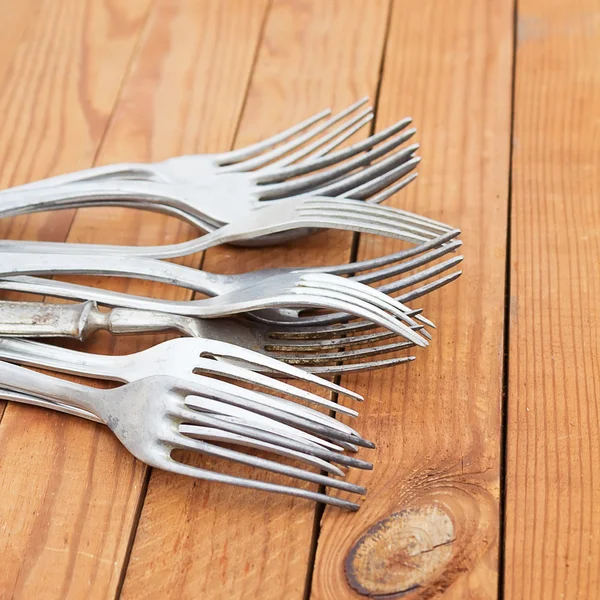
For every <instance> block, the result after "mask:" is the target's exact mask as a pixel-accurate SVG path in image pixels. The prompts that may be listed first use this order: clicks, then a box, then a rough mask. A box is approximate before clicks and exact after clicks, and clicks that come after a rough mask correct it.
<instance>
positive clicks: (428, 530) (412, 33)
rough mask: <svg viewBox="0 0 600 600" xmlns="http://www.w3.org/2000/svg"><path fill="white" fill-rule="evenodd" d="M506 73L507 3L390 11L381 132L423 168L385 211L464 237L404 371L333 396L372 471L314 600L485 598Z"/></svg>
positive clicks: (494, 499) (318, 571) (504, 199)
mask: <svg viewBox="0 0 600 600" xmlns="http://www.w3.org/2000/svg"><path fill="white" fill-rule="evenodd" d="M416 22H421V23H422V22H427V23H428V27H423V28H415V27H413V26H412V25H411V24H412V23H416ZM511 70H512V2H508V1H505V2H496V3H493V4H492V3H490V4H487V5H483V4H482V3H481V2H478V1H476V0H465V1H460V2H452V3H447V4H440V3H438V2H435V1H434V0H431V1H427V0H426V1H422V2H419V3H413V2H408V1H404V0H402V1H396V2H395V3H394V6H393V11H392V18H391V23H390V32H389V38H388V47H387V53H386V61H385V68H384V70H383V77H382V83H381V91H380V96H379V106H378V114H377V128H382V127H385V126H386V125H389V124H390V123H392V122H393V121H394V119H395V118H396V116H397V115H398V113H399V112H400V111H403V110H406V109H404V108H403V107H405V106H406V107H409V109H410V111H411V113H412V116H413V117H414V119H415V126H416V127H417V128H418V130H419V140H420V141H421V143H422V153H423V157H424V158H423V164H422V166H421V167H420V168H419V172H420V176H419V181H418V183H417V184H416V185H414V186H410V187H409V188H407V190H406V193H405V194H398V195H397V196H395V197H394V198H393V199H392V200H391V201H390V203H393V204H394V205H396V206H398V207H402V208H407V209H409V210H415V211H418V212H419V213H421V214H424V215H427V216H431V217H434V216H436V217H437V218H440V219H442V220H443V221H445V222H448V223H453V224H455V225H456V226H458V227H460V228H461V229H462V231H463V235H462V239H463V240H464V249H463V253H464V255H465V257H466V258H465V262H464V275H463V276H462V278H461V280H460V282H459V283H458V284H457V285H455V286H449V287H448V288H445V289H442V290H440V291H438V292H437V293H435V294H433V295H432V296H431V297H429V298H426V299H425V300H424V302H423V303H422V305H423V306H424V307H425V309H426V313H427V314H430V315H435V321H436V324H437V326H438V329H437V331H436V334H435V339H434V342H433V344H432V347H431V348H429V349H428V350H427V351H425V352H418V354H417V360H416V361H415V362H414V363H413V364H411V365H410V367H409V368H405V369H401V368H398V369H392V370H386V371H381V372H373V373H372V374H370V375H360V376H358V375H357V376H353V377H351V378H348V379H346V380H345V381H343V383H345V384H346V385H348V386H349V387H351V388H355V389H358V390H360V392H361V393H363V394H364V395H365V398H366V401H365V405H364V406H363V407H361V428H363V429H364V431H365V434H366V435H367V436H369V438H370V439H373V440H376V443H377V444H378V450H377V451H376V453H375V456H374V457H373V460H374V461H375V464H376V465H377V468H376V469H374V470H373V471H372V472H365V473H364V474H363V477H362V478H361V480H362V482H363V483H364V484H365V485H366V486H367V487H368V489H369V494H368V495H367V498H366V500H365V502H364V504H363V506H362V507H361V510H360V511H359V512H358V514H356V515H348V514H342V513H341V512H340V511H332V510H329V509H326V510H325V515H324V518H323V523H322V529H321V535H320V538H319V545H318V549H317V556H316V567H315V575H314V579H313V588H312V592H313V593H312V597H313V598H315V599H316V598H318V599H324V598H331V599H335V598H339V597H340V594H343V595H342V597H352V598H354V597H360V595H359V594H360V593H362V594H363V595H368V594H372V595H391V594H399V593H402V592H407V591H409V590H411V589H413V588H414V591H413V593H412V594H411V597H415V598H417V597H421V598H426V597H431V596H432V595H435V594H436V593H439V592H440V591H441V590H447V594H448V597H454V598H466V597H468V596H469V595H471V596H474V597H486V598H493V597H495V594H496V590H497V585H498V582H497V572H496V569H497V566H496V565H497V559H498V533H499V531H498V529H499V519H498V504H499V467H500V461H499V453H500V439H501V391H502V390H501V388H502V380H501V374H502V332H503V306H504V297H503V296H504V271H505V253H504V249H505V242H506V216H507V203H508V172H509V149H510V117H511V114H510V112H511V90H510V82H511ZM390 246H391V244H390V242H389V240H386V239H385V238H367V239H364V240H361V247H360V252H359V257H373V256H379V255H381V254H385V253H386V252H388V251H389V248H390ZM413 304H414V306H421V303H419V302H415V303H413ZM361 538H363V539H362V540H361ZM349 584H350V586H351V587H352V588H353V589H354V590H356V592H354V593H351V591H350V588H349Z"/></svg>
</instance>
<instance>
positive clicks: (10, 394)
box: [0, 388, 104, 424]
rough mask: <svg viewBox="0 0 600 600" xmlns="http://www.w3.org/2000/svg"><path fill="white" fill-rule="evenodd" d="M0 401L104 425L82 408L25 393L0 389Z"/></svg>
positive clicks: (100, 420)
mask: <svg viewBox="0 0 600 600" xmlns="http://www.w3.org/2000/svg"><path fill="white" fill-rule="evenodd" d="M0 400H6V401H8V402H18V403H19V404H28V405H29V406H39V407H41V408H47V409H50V410H55V411H57V412H61V413H64V414H67V415H71V416H73V417H79V418H81V419H87V420H88V421H94V422H95V423H102V424H104V421H103V420H102V419H100V418H99V417H97V416H96V415H95V414H94V413H91V412H89V411H87V410H84V409H83V408H75V407H74V406H69V405H68V404H62V403H61V402H55V401H53V400H45V399H44V398H40V397H39V396H34V395H33V394H26V393H25V392H15V391H13V390H7V389H4V388H0Z"/></svg>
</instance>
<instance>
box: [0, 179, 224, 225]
mask: <svg viewBox="0 0 600 600" xmlns="http://www.w3.org/2000/svg"><path fill="white" fill-rule="evenodd" d="M196 188H198V189H196ZM191 189H196V192H197V194H198V195H199V197H198V198H195V201H194V206H195V205H198V207H201V205H202V202H201V195H200V190H199V186H195V187H194V188H191V187H190V185H186V184H165V183H163V182H155V181H147V180H137V181H135V180H129V181H122V180H115V179H104V180H102V179H100V180H98V181H96V182H94V181H82V182H75V183H71V184H66V185H54V186H51V187H48V186H46V187H43V188H40V189H33V190H29V191H27V190H18V189H17V190H9V191H4V192H3V193H2V195H1V196H0V217H14V216H16V215H22V214H26V213H32V212H41V211H46V210H61V209H64V208H71V207H73V206H75V205H76V206H78V207H84V206H104V205H107V204H108V205H109V206H112V205H115V204H119V203H120V202H121V201H122V202H125V203H126V204H127V206H136V205H139V207H141V208H144V207H145V208H148V207H149V206H156V209H157V210H160V209H161V207H171V208H173V209H175V210H179V211H183V212H184V213H190V214H191V215H192V216H195V217H198V218H200V219H205V220H206V221H207V222H212V219H210V217H208V218H207V217H205V215H204V213H203V212H202V210H200V208H198V209H195V208H194V207H193V206H192V204H191V203H190V202H189V201H188V200H187V196H188V195H189V192H190V190H191ZM215 225H216V223H215Z"/></svg>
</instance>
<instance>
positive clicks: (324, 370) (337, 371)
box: [304, 356, 415, 376]
mask: <svg viewBox="0 0 600 600" xmlns="http://www.w3.org/2000/svg"><path fill="white" fill-rule="evenodd" d="M413 360H415V357H414V356H405V357H401V358H388V359H386V360H375V361H368V362H360V363H352V364H349V365H348V364H346V365H332V366H330V367H314V366H306V367H304V368H305V369H306V370H307V371H310V372H311V373H315V374H317V375H322V376H325V375H345V374H346V373H358V372H360V371H375V370H377V369H386V368H387V367H395V366H396V365H400V364H403V363H409V362H412V361H413Z"/></svg>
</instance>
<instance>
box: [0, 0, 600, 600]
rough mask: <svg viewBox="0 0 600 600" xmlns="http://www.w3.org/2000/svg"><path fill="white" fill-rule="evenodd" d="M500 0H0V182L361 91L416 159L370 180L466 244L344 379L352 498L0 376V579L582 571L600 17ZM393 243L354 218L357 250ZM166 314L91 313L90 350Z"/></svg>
mask: <svg viewBox="0 0 600 600" xmlns="http://www.w3.org/2000/svg"><path fill="white" fill-rule="evenodd" d="M514 11H515V4H514V0H495V1H493V2H492V1H488V2H480V1H478V0H457V1H455V2H447V3H442V2H436V1H435V0H422V1H420V2H418V3H415V2H409V1H408V0H133V1H127V2H125V1H124V0H85V1H83V0H82V1H81V2H80V1H78V0H57V1H50V0H26V1H22V2H18V3H14V2H9V1H8V0H0V17H2V23H3V29H4V30H5V34H3V36H2V39H1V40H0V84H1V85H0V109H1V112H2V115H3V120H2V122H1V123H0V186H2V187H7V186H9V185H16V184H19V183H22V182H25V181H28V180H34V179H39V178H41V177H45V176H48V175H51V174H55V173H60V172H65V171H70V170H75V169H81V168H85V167H87V166H90V165H93V164H103V163H111V162H121V161H155V160H161V159H164V158H167V157H169V156H173V155H177V154H184V153H193V152H218V151H223V150H227V149H229V148H231V147H241V146H244V145H246V144H249V143H252V142H254V141H257V140H259V139H262V138H264V137H265V136H268V135H270V134H272V133H274V132H276V131H278V130H281V129H283V128H285V127H287V126H289V125H291V124H293V123H295V122H298V121H300V120H302V119H303V118H306V117H307V116H309V115H311V114H313V113H315V112H317V111H319V110H321V109H323V108H325V107H332V108H334V109H337V110H339V109H342V108H344V107H345V106H347V105H349V104H350V103H352V102H353V101H354V100H356V99H358V98H360V97H362V96H365V95H369V96H371V98H372V100H373V101H374V102H376V107H377V113H376V114H377V117H376V122H375V124H374V128H375V129H376V130H381V129H383V128H384V127H385V126H387V125H389V124H390V123H392V122H394V121H395V120H397V119H399V118H401V117H403V116H406V115H407V114H410V115H411V116H412V117H413V118H414V120H415V126H416V127H417V128H418V130H419V133H418V141H419V142H421V144H422V149H421V154H422V156H423V158H424V160H423V163H422V165H421V166H420V168H419V173H420V176H419V179H418V180H417V182H416V183H414V184H411V186H409V188H408V189H407V190H404V191H403V192H401V193H399V194H398V195H396V196H395V197H394V198H392V199H391V200H390V201H389V203H390V204H393V205H395V206H398V207H402V208H407V209H409V210H414V211H417V212H419V213H421V214H424V215H427V216H430V217H432V218H435V219H439V220H442V221H445V222H448V223H451V224H453V225H455V226H458V227H460V228H462V230H463V234H462V236H461V237H462V239H463V241H464V247H463V249H462V253H463V254H464V255H465V257H466V258H465V262H464V266H463V268H464V275H463V276H462V278H461V279H460V280H459V282H457V283H456V284H453V285H452V286H450V287H448V288H444V289H442V290H440V291H438V292H436V293H435V294H433V295H431V297H428V298H426V299H424V300H423V301H415V302H414V303H413V305H414V306H415V307H417V306H423V307H424V308H425V309H426V312H427V314H428V316H431V317H432V318H433V319H434V321H435V322H436V324H437V326H438V329H437V331H436V332H435V335H434V340H433V342H432V345H431V347H430V348H429V349H428V350H427V351H419V352H417V355H418V360H417V361H416V362H414V363H412V364H411V365H410V366H409V367H405V366H400V367H398V368H395V369H391V370H387V371H379V372H373V373H371V374H368V373H367V374H360V375H355V376H352V377H347V378H345V379H344V380H343V381H342V382H343V383H344V384H346V385H348V386H349V387H351V388H354V389H356V390H357V391H359V392H361V393H363V394H364V395H365V396H366V402H365V404H364V405H361V406H360V413H361V416H360V419H359V421H358V422H357V424H358V426H359V428H360V430H361V432H363V433H364V434H365V435H366V436H367V437H369V438H371V439H373V441H375V442H376V443H377V446H378V447H377V450H375V451H372V452H371V453H370V454H369V456H368V457H369V458H370V459H372V460H373V462H374V463H375V469H374V471H373V472H360V473H358V472H357V473H353V474H352V481H353V482H357V483H363V484H365V485H366V486H367V487H368V489H369V493H368V495H367V496H366V497H365V499H364V500H362V501H361V504H362V506H361V509H360V511H359V512H358V513H353V514H349V513H343V512H341V511H339V510H336V509H329V508H328V509H326V510H325V511H324V512H323V511H322V510H321V509H320V508H317V507H315V506H314V505H312V504H310V503H309V502H306V501H302V500H298V499H291V498H287V497H282V496H274V495H267V494H263V493H259V492H250V491H245V490H240V489H237V488H232V487H227V486H222V485H213V484H208V483H205V482H201V481H196V482H194V481H191V480H189V479H187V478H183V477H177V476H174V475H171V474H168V473H164V472H161V471H153V470H150V469H148V468H146V467H145V466H144V465H142V464H141V463H139V462H137V461H136V460H135V459H133V458H132V457H131V456H130V455H129V454H128V453H127V451H125V450H124V449H123V448H122V447H121V446H120V444H119V443H118V442H117V441H116V440H115V438H114V437H113V436H112V434H111V433H110V432H109V431H108V430H107V429H106V428H104V427H101V426H97V425H94V424H90V423H87V422H83V421H80V420H77V419H75V418H70V417H66V416H63V415H58V414H57V415H54V414H52V413H49V412H48V411H43V410H41V409H35V408H30V407H24V406H17V405H9V406H6V405H5V404H3V403H0V599H2V600H4V598H26V599H28V598H53V599H54V598H57V599H60V600H62V599H63V598H76V599H79V598H118V597H126V598H165V597H167V598H177V599H179V598H203V599H207V600H212V599H220V598H227V599H230V598H240V599H246V598H251V599H254V598H260V599H261V600H262V599H271V598H273V599H279V598H285V599H286V600H288V599H291V600H293V599H300V598H307V597H311V598H314V599H319V600H321V599H335V600H338V599H344V598H355V599H356V598H367V597H368V598H376V597H386V598H393V597H398V596H399V595H401V596H402V597H405V598H432V597H440V596H444V597H445V598H482V599H483V598H485V599H491V598H498V597H500V596H501V595H504V596H505V597H507V598H514V599H520V598H534V599H537V598H544V599H546V598H557V599H558V598H595V597H597V596H600V581H599V579H598V577H599V575H598V571H599V570H600V534H599V533H598V532H599V531H600V509H599V508H598V506H599V503H598V490H599V489H600V488H599V485H598V482H599V481H600V473H599V462H600V421H599V420H598V414H599V410H598V399H597V392H596V388H598V380H599V378H600V372H599V367H598V365H599V362H598V342H597V338H598V327H597V313H598V312H599V311H598V300H597V297H598V293H599V292H600V290H599V289H598V287H599V282H600V269H599V268H598V265H597V263H598V258H599V255H600V252H599V245H598V229H599V227H600V208H599V207H600V204H599V203H598V200H597V198H598V193H599V192H600V186H598V180H597V176H596V171H597V168H598V164H599V160H598V159H599V156H598V155H599V145H598V139H600V138H599V136H598V124H599V123H600V121H599V117H598V114H599V112H598V111H599V110H600V109H599V107H600V103H599V102H600V101H599V98H600V92H599V90H598V86H599V85H600V79H599V76H598V73H600V70H599V67H600V63H599V60H600V59H598V57H599V56H600V52H599V50H600V48H599V45H600V42H599V41H598V40H600V20H599V19H598V17H597V12H598V11H597V7H596V6H595V3H594V2H593V1H592V0H575V1H574V2H570V3H566V2H561V1H559V0H522V1H520V2H519V3H518V7H517V17H518V18H517V29H516V31H515V27H514V21H513V17H514ZM515 35H516V36H517V37H516V41H517V44H516V55H515V54H514V52H513V42H514V41H515ZM514 75H516V79H515V81H513V78H514V77H513V76H514ZM513 83H514V84H515V97H514V99H513ZM513 119H514V136H513V137H512V139H511V133H512V132H513ZM366 134H367V131H366V130H365V131H364V132H363V133H362V135H366ZM511 159H512V163H511ZM511 168H512V202H511V203H510V202H509V200H510V198H509V194H510V182H511ZM509 204H510V205H511V206H512V216H511V215H510V214H509ZM509 225H510V232H509V231H508V228H509ZM194 235H196V232H195V231H194V230H193V229H192V228H191V227H189V226H188V225H184V224H182V223H181V222H180V221H177V220H175V219H173V218H167V217H165V216H161V215H158V214H149V213H142V212H139V211H131V210H126V209H115V208H106V209H87V210H80V211H77V213H75V211H60V212H52V213H40V214H37V215H33V216H28V217H20V218H16V219H6V220H1V221H0V236H2V237H10V238H23V239H48V240H50V239H52V240H65V239H68V240H69V241H72V242H74V241H78V242H114V243H124V244H159V243H171V242H175V241H180V240H184V239H187V238H190V237H192V236H194ZM507 240H510V241H511V246H510V247H507ZM351 246H352V236H351V235H349V234H344V233H339V232H338V233H335V232H327V233H323V234H319V235H317V236H314V237H312V238H310V240H303V241H301V242H298V243H290V244H287V245H284V246H281V247H277V248H273V249H271V250H270V251H265V250H264V249H261V250H248V249H246V250H240V249H235V248H230V247H223V248H218V249H213V250H210V251H209V252H207V253H206V254H205V255H196V256H191V257H186V258H185V259H182V260H179V261H178V262H183V263H184V264H187V265H190V266H195V267H200V266H202V268H204V269H206V270H209V271H215V272H223V273H225V272H229V273H232V272H236V271H237V272H240V271H246V270H250V269H258V268H264V267H269V266H277V265H294V264H295V265H301V264H315V263H318V264H336V263H341V262H345V261H347V260H349V259H350V258H351ZM395 248H396V246H395V245H394V244H393V243H392V242H391V241H390V240H386V239H383V238H374V237H372V236H363V237H362V238H361V239H360V244H359V249H358V257H359V258H367V257H374V256H379V255H381V254H384V253H386V252H390V251H392V250H393V249H395ZM507 260H508V262H509V264H510V267H511V270H510V281H509V284H510V286H509V296H508V297H509V298H510V305H509V307H507V305H506V301H507V299H506V298H507V297H506V295H505V292H506V284H507V282H506V264H507ZM77 281H84V282H89V283H92V284H96V285H99V284H103V285H109V286H110V287H111V288H113V289H116V290H122V291H130V292H134V293H138V294H145V295H150V296H153V295H157V296H158V295H160V296H163V297H169V298H178V299H185V298H189V297H190V293H189V292H188V291H186V290H182V289H178V288H175V287H169V286H164V285H159V284H153V283H149V282H139V281H133V280H125V279H120V278H110V279H108V280H107V279H103V278H78V279H77ZM3 297H4V296H3ZM30 298H31V297H30ZM506 308H510V313H509V314H510V317H509V319H508V322H505V318H504V317H505V309H506ZM505 334H508V337H507V339H508V340H509V346H508V348H504V340H505ZM160 339H163V337H162V336H146V337H144V338H139V337H135V338H118V339H116V338H112V337H111V336H109V335H98V336H96V337H95V338H94V339H93V340H91V341H90V342H88V343H87V344H86V345H85V348H87V349H89V350H91V351H97V352H101V353H119V354H122V353H127V352H133V351H135V350H137V349H140V348H142V347H145V346H147V345H149V344H151V343H154V342H157V341H159V340H160ZM71 346H72V347H80V346H79V345H78V344H72V345H71ZM505 352H508V362H505ZM506 365H508V367H509V369H508V371H504V367H505V366H506ZM503 391H506V392H507V397H506V398H505V401H506V405H505V407H504V408H505V409H506V410H507V414H506V418H503ZM503 428H504V429H503ZM503 440H505V441H506V448H505V450H506V453H505V457H504V460H505V463H504V464H503V462H502V461H503V453H502V444H503ZM365 457H366V456H365ZM200 461H201V464H203V465H207V466H209V467H212V468H227V470H228V472H232V473H236V474H242V473H246V471H245V470H244V469H243V468H238V467H231V466H228V467H227V466H226V464H225V463H221V462H217V461H216V460H206V459H200ZM503 467H505V468H506V471H505V472H506V476H505V478H503V476H502V473H503ZM273 480H279V481H281V479H278V478H277V477H276V476H273ZM504 514H505V518H506V520H505V523H504V524H505V527H504V528H502V527H501V525H502V522H501V521H502V517H503V515H504ZM502 536H504V537H502Z"/></svg>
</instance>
